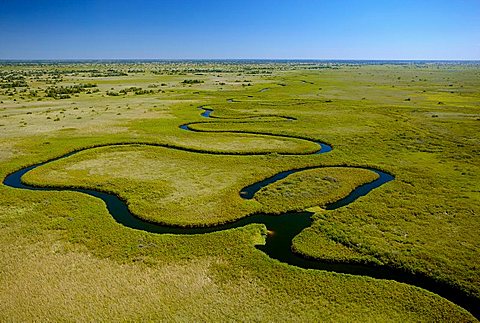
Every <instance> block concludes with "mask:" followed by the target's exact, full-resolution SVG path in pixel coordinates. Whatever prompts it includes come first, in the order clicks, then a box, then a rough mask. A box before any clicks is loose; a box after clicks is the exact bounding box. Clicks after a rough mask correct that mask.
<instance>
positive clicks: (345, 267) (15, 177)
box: [3, 109, 480, 318]
mask: <svg viewBox="0 0 480 323" xmlns="http://www.w3.org/2000/svg"><path fill="white" fill-rule="evenodd" d="M204 110H205V112H203V113H202V115H204V116H207V117H208V116H209V115H210V113H211V112H212V111H213V110H207V109H204ZM207 113H208V114H207ZM185 130H189V129H188V126H186V129H185ZM111 146H114V145H111ZM88 149H91V148H86V149H83V150H78V151H74V152H71V153H68V154H65V155H63V156H60V157H57V158H54V159H51V160H49V161H46V162H42V163H38V164H35V165H32V166H29V167H25V168H22V169H20V170H18V171H16V172H14V173H12V174H10V175H8V176H7V177H6V178H5V179H4V181H3V184H4V185H6V186H9V187H14V188H19V189H27V190H37V191H75V192H80V193H84V194H88V195H90V196H94V197H97V198H99V199H101V200H102V201H104V202H105V204H106V207H107V209H108V212H109V213H110V214H111V216H112V217H113V218H114V219H115V220H116V221H117V222H118V223H120V224H122V225H124V226H126V227H129V228H132V229H137V230H142V231H147V232H151V233H160V234H205V233H211V232H217V231H222V230H228V229H233V228H239V227H243V226H245V225H248V224H252V223H259V224H264V225H265V226H266V228H267V230H268V234H267V236H266V238H265V245H258V246H256V248H257V249H258V250H260V251H262V252H264V253H265V254H267V255H268V256H269V257H270V258H273V259H276V260H278V261H280V262H283V263H286V264H289V265H293V266H297V267H300V268H305V269H318V270H325V271H330V272H336V273H343V274H351V275H361V276H369V277H373V278H378V279H390V280H395V281H398V282H403V283H406V284H410V285H414V286H418V287H421V288H424V289H426V290H429V291H431V292H434V293H436V294H438V295H440V296H442V297H444V298H446V299H448V300H450V301H452V302H454V303H456V304H457V305H459V306H462V307H463V308H465V309H467V310H469V311H470V312H471V313H472V314H473V315H474V316H475V317H477V318H480V310H479V308H480V306H479V300H478V299H477V298H475V297H473V296H470V295H467V294H466V293H465V292H463V291H462V290H460V289H458V288H455V287H454V286H452V285H449V284H447V283H444V282H440V281H436V280H433V279H432V278H430V277H427V276H425V275H422V274H416V273H411V272H407V271H404V270H401V269H396V268H392V267H386V266H379V265H366V264H355V263H335V262H326V261H321V260H315V259H309V258H305V257H303V256H301V255H299V254H297V253H295V252H293V251H292V240H293V238H294V237H295V236H297V235H298V234H299V233H300V232H301V231H302V230H304V229H305V228H308V227H310V225H311V224H312V213H309V212H286V213H283V214H280V215H271V214H263V213H259V214H253V215H250V216H247V217H244V218H242V219H239V220H236V221H233V222H230V223H226V224H220V225H216V226H209V227H189V228H185V227H175V226H168V225H161V224H158V223H153V222H148V221H145V220H142V219H140V218H138V217H136V216H135V215H133V214H132V213H131V212H130V210H129V209H128V207H127V205H126V203H125V202H124V201H122V200H120V198H118V197H117V196H116V195H113V194H109V193H105V192H102V191H97V190H91V189H81V188H68V187H36V186H30V185H27V184H24V183H23V182H22V180H21V178H22V176H23V175H24V174H26V173H27V172H29V171H31V170H33V169H35V168H36V167H39V166H42V165H45V164H47V163H50V162H52V161H55V160H59V159H62V158H67V157H69V156H72V155H74V154H76V153H78V152H81V151H84V150H88ZM323 152H326V151H323ZM325 167H342V168H362V167H352V166H350V167H349V166H318V167H307V168H301V169H294V170H288V171H283V172H280V173H278V174H276V175H274V176H271V177H269V178H266V179H264V180H262V181H259V182H257V183H254V184H252V185H250V186H247V187H245V188H243V189H242V190H241V192H240V196H241V197H242V198H244V199H252V198H253V197H254V195H255V193H256V192H258V191H259V190H260V189H261V188H263V187H265V186H267V185H270V184H272V183H274V182H276V181H278V180H281V179H284V178H286V177H287V176H289V175H291V174H294V173H297V172H301V171H304V170H308V169H315V168H325ZM363 169H367V170H370V171H372V172H375V173H376V174H378V175H379V178H377V179H376V180H374V181H372V182H370V183H366V184H363V185H361V186H359V187H357V188H355V189H354V190H353V191H352V192H350V194H349V195H348V196H346V197H345V198H342V199H340V200H338V201H336V202H333V203H330V204H328V205H326V206H325V209H327V210H334V209H337V208H340V207H343V206H345V205H348V204H350V203H352V202H354V201H355V200H356V199H358V198H360V197H362V196H364V195H366V194H368V193H369V192H371V191H372V190H373V189H375V188H377V187H379V186H381V185H383V184H385V183H387V182H389V181H392V180H393V179H394V177H393V176H392V175H390V174H388V173H385V172H382V171H380V170H377V169H374V168H363Z"/></svg>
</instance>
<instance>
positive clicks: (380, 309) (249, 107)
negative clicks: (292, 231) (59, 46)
mask: <svg viewBox="0 0 480 323" xmlns="http://www.w3.org/2000/svg"><path fill="white" fill-rule="evenodd" d="M479 89H480V65H478V64H476V63H471V64H470V63H439V62H437V63H435V62H417V63H414V62H410V63H403V64H400V63H397V64H393V63H388V62H383V63H381V64H380V63H375V64H374V63H373V62H372V63H368V62H362V63H358V62H357V63H355V62H350V63H347V62H343V63H338V62H337V63H334V62H294V61H291V62H269V61H259V62H254V61H252V62H247V61H244V62H235V61H223V62H222V61H219V62H214V61H203V62H202V61H191V62H188V61H174V62H152V61H143V62H118V61H117V62H105V61H99V62H93V61H91V62H17V63H15V62H4V63H3V64H1V65H0V174H1V177H2V179H5V178H6V177H7V176H8V175H9V174H11V173H13V172H15V171H18V170H20V169H22V168H24V167H26V166H30V165H34V164H37V163H40V162H44V161H50V160H51V159H54V158H56V157H60V156H63V155H65V154H67V153H69V152H74V151H75V152H76V153H75V154H73V155H71V156H67V157H65V158H60V159H58V160H55V161H51V162H48V163H46V164H44V165H42V166H39V167H36V168H35V169H33V170H31V171H29V172H27V173H26V174H25V175H24V176H23V177H22V180H23V182H24V183H28V184H29V185H33V186H41V187H50V188H51V190H46V191H40V190H28V189H19V188H13V187H9V186H8V185H5V184H4V185H0V197H1V198H0V319H1V320H2V321H151V320H163V321H302V322H303V321H401V322H404V321H429V322H431V321H452V322H475V321H477V319H478V315H479V313H478V308H480V239H479V238H480V237H479V232H480V224H479V216H480V90H479ZM205 111H208V112H209V114H210V118H204V117H202V116H201V114H202V113H204V112H205ZM182 125H187V127H188V130H185V129H182V128H180V126H182ZM184 128H185V127H184ZM315 142H322V143H325V144H328V145H330V146H331V147H332V151H330V152H328V153H321V154H315V152H316V151H317V150H318V149H319V146H318V145H317V144H316V143H315ZM352 166H353V167H352ZM355 167H357V168H355ZM369 167H371V168H375V169H379V170H382V171H384V172H387V173H388V174H392V175H393V176H394V177H395V179H394V180H392V181H390V182H388V183H385V184H384V185H382V186H380V187H378V188H376V189H374V190H372V191H371V192H369V193H368V194H367V195H365V196H362V197H360V198H358V199H357V200H355V201H354V202H352V203H350V204H348V205H346V206H344V207H340V208H338V209H335V210H327V208H326V207H325V206H326V205H328V204H329V203H331V202H334V201H337V200H339V199H341V198H342V197H345V196H347V195H348V194H349V193H350V192H351V191H352V190H353V189H354V188H355V187H358V186H359V185H362V184H364V183H367V182H371V181H372V180H374V179H375V178H376V174H375V173H373V172H371V171H369V170H368V169H367V168H369ZM302 168H308V169H307V170H305V171H300V172H297V173H295V174H292V175H290V176H288V177H286V178H284V179H281V180H279V181H277V182H275V183H273V184H271V185H267V186H265V187H264V188H262V189H261V190H259V191H258V192H257V193H256V194H255V195H254V197H253V198H252V199H244V198H242V196H241V195H240V191H241V190H242V188H244V187H246V186H248V185H251V184H253V183H255V182H258V181H261V180H263V179H266V178H269V177H271V176H273V175H275V174H277V173H279V172H282V171H286V170H292V169H302ZM62 188H63V190H61V189H62ZM66 188H84V189H92V190H97V191H101V192H109V193H113V194H115V195H117V196H118V197H119V198H120V199H121V200H122V201H124V202H125V203H126V204H127V205H128V209H129V210H130V211H131V212H132V213H133V214H134V215H135V216H136V217H138V218H140V219H143V220H146V221H149V222H151V223H159V224H162V225H168V226H174V227H182V228H183V227H184V228H190V227H205V226H215V225H219V224H224V223H230V222H232V221H235V220H238V219H242V218H245V217H247V216H249V215H252V214H259V213H268V214H282V213H285V212H289V211H304V210H307V211H309V212H311V213H312V214H313V215H312V220H313V221H312V224H311V226H310V227H308V228H306V229H304V230H303V231H302V232H301V233H300V234H299V235H297V236H296V237H295V238H294V239H293V242H292V247H291V248H292V250H294V252H295V253H297V254H300V255H302V256H303V257H307V258H309V259H315V260H317V261H319V262H326V263H339V264H341V263H347V264H362V265H365V266H366V267H368V266H370V267H372V268H376V269H378V270H383V271H385V272H388V271H390V270H391V271H393V270H396V271H403V272H405V273H409V274H410V275H419V276H421V277H426V278H428V279H430V280H432V281H434V282H438V283H439V284H442V285H445V286H450V287H451V288H452V289H453V290H456V291H458V293H460V294H462V295H464V296H465V297H466V298H468V299H469V300H470V306H467V307H465V306H462V304H459V303H455V302H452V301H450V300H448V299H447V298H445V297H442V296H440V295H438V294H436V293H434V292H432V291H429V290H427V289H423V288H419V287H416V286H413V285H410V284H406V283H401V282H397V281H395V280H393V279H375V278H371V277H368V276H364V275H349V274H342V273H336V272H331V271H324V270H317V269H302V268H298V267H296V266H292V265H288V264H285V263H282V262H280V261H278V260H275V259H272V258H270V257H269V256H268V255H267V254H265V253H264V252H262V251H261V250H259V248H256V246H261V245H263V244H265V241H266V237H267V236H268V235H272V234H275V232H269V231H268V230H267V228H266V227H265V226H264V225H263V224H258V223H257V224H256V223H252V224H248V225H245V226H242V227H238V228H234V229H230V230H220V231H217V232H212V233H205V234H191V235H177V234H156V233H149V232H145V231H142V230H137V229H133V228H129V227H126V226H123V225H122V224H120V223H118V222H116V221H115V219H114V218H113V217H112V216H111V214H110V211H109V210H107V208H106V205H105V203H104V202H103V201H102V200H100V199H98V198H95V197H92V196H90V195H87V194H82V193H79V192H74V191H69V190H68V189H66ZM55 189H57V190H55ZM475 307H476V308H477V312H475Z"/></svg>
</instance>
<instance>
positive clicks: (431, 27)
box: [0, 0, 480, 61]
mask: <svg viewBox="0 0 480 323" xmlns="http://www.w3.org/2000/svg"><path fill="white" fill-rule="evenodd" d="M479 16H480V2H478V1H475V0H464V1H456V2H454V3H452V2H451V1H447V0H440V1H432V0H429V1H422V2H421V3H417V2H415V1H412V0H408V1H390V2H388V3H384V2H382V1H373V0H370V1H362V2H361V3H358V2H357V1H354V0H346V1H343V2H342V3H331V2H327V1H302V2H300V3H297V2H295V1H292V0H288V1H282V2H280V3H277V2H275V1H272V0H267V1H262V2H256V1H253V0H247V1H243V2H242V3H241V4H239V3H225V2H220V1H214V0H206V1H191V0H187V1H182V2H181V3H180V2H165V1H158V2H157V1H138V2H135V3H131V2H128V1H124V0H122V1H117V2H115V3H113V4H112V3H110V2H108V1H92V0H88V1H82V2H72V1H59V0H55V1H49V2H48V3H44V2H43V1H39V0H30V1H22V2H20V1H6V0H0V39H2V42H3V44H5V45H4V46H2V48H0V60H2V61H5V60H27V61H31V60H191V61H193V60H337V61H340V60H346V61H360V60H371V61H476V60H480V41H479V39H480V21H479V19H478V17H479Z"/></svg>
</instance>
